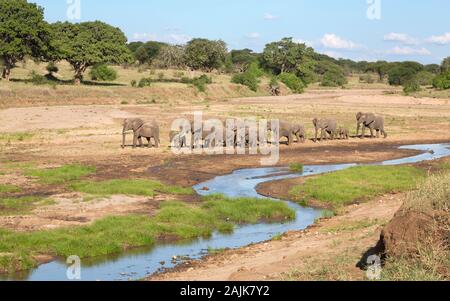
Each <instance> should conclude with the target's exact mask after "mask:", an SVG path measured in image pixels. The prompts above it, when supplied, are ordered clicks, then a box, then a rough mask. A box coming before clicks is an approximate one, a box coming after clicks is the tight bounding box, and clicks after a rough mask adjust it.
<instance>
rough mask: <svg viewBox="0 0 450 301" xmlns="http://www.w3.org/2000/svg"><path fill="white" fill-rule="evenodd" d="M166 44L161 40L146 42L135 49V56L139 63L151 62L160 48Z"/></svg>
mask: <svg viewBox="0 0 450 301" xmlns="http://www.w3.org/2000/svg"><path fill="white" fill-rule="evenodd" d="M166 45H167V44H165V43H161V42H153V41H150V42H147V43H145V44H143V45H142V46H140V47H139V48H137V49H136V52H135V53H134V56H135V58H136V59H137V60H138V61H139V63H140V64H149V65H150V64H152V62H153V60H154V59H155V58H156V57H157V56H158V55H159V52H160V51H161V49H162V48H163V47H164V46H166Z"/></svg>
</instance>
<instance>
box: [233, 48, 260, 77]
mask: <svg viewBox="0 0 450 301" xmlns="http://www.w3.org/2000/svg"><path fill="white" fill-rule="evenodd" d="M230 61H231V64H232V65H233V66H234V68H235V69H237V70H238V71H240V72H244V71H246V70H247V68H248V67H249V66H250V65H251V64H253V63H258V54H256V53H254V52H253V50H250V49H242V50H232V51H231V52H230Z"/></svg>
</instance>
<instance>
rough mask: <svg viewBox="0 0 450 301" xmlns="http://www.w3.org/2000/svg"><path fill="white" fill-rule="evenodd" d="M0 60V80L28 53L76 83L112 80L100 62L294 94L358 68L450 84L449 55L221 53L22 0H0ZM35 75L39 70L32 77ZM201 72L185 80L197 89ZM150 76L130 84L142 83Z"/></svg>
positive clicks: (414, 86) (298, 48) (390, 77)
mask: <svg viewBox="0 0 450 301" xmlns="http://www.w3.org/2000/svg"><path fill="white" fill-rule="evenodd" d="M0 7H1V10H0V28H1V30H0V64H1V65H2V78H3V79H5V80H9V78H10V75H11V70H12V69H13V68H14V67H15V66H16V64H17V63H18V62H20V61H23V60H25V59H26V58H32V59H33V60H35V61H40V62H48V63H49V64H48V66H47V71H48V74H47V75H46V78H47V79H56V78H55V77H54V73H57V72H58V68H57V66H56V64H55V63H56V62H58V61H62V60H65V61H67V62H69V63H70V65H71V66H72V67H73V70H74V82H75V83H76V84H80V83H81V81H82V80H83V77H84V76H85V72H86V70H87V69H88V68H90V67H93V68H91V71H90V75H91V78H92V79H93V80H109V81H111V80H114V79H115V78H116V77H117V74H116V71H115V70H113V69H111V68H108V67H107V65H124V66H127V67H129V66H130V65H137V66H139V68H144V69H145V68H153V69H169V68H173V69H190V70H201V71H204V72H211V71H213V70H217V71H218V72H221V73H228V74H233V77H232V82H234V83H237V84H242V85H246V86H248V87H249V88H250V89H252V90H255V91H256V90H257V89H258V86H259V83H260V81H261V78H262V77H263V76H266V77H269V79H270V86H271V87H275V88H276V87H277V86H278V82H279V81H281V82H283V83H284V84H285V85H286V86H287V87H289V88H290V89H291V90H292V91H294V92H296V93H300V92H302V91H303V89H304V87H306V86H307V85H309V84H312V83H320V85H322V86H331V87H339V86H343V85H345V84H346V83H347V78H348V76H349V75H352V74H360V75H361V77H360V80H361V81H363V82H367V83H369V84H370V83H373V82H386V81H387V82H388V83H389V84H391V85H401V86H404V88H405V91H406V92H411V91H417V90H419V89H420V88H421V86H424V85H433V86H434V87H435V88H437V89H448V88H449V87H450V70H449V69H450V68H449V65H450V58H447V59H446V60H444V62H443V63H442V65H422V64H420V63H417V62H395V63H390V62H385V61H379V62H354V61H352V60H347V59H334V58H331V57H329V56H327V55H324V54H319V53H317V52H315V51H314V49H313V48H311V47H308V46H307V45H305V44H302V43H296V42H295V41H294V40H293V39H292V38H284V39H282V40H280V41H277V42H272V43H269V44H267V45H266V47H265V48H264V50H263V51H262V52H261V53H255V52H253V51H252V50H250V49H242V50H231V51H228V49H227V45H226V44H225V42H223V41H220V40H218V41H213V40H208V39H193V40H191V41H189V42H188V43H187V44H186V45H170V44H166V43H161V42H155V41H150V42H146V43H144V42H132V43H127V38H126V36H125V34H124V33H123V32H122V31H121V30H120V29H119V28H116V27H113V26H111V25H108V24H105V23H103V22H100V21H95V22H83V23H77V24H73V23H69V22H57V23H53V24H49V23H47V22H46V21H45V20H44V10H43V9H42V8H41V7H39V6H37V5H36V4H32V3H28V2H27V1H26V0H0ZM35 76H36V77H37V78H38V79H39V75H35ZM206 79H208V78H207V77H204V78H198V79H187V78H186V79H184V80H183V82H193V83H195V84H196V85H198V86H199V87H201V88H202V89H201V90H203V87H204V85H206V84H208V83H210V80H209V79H208V80H206ZM150 82H151V80H149V79H145V78H144V79H143V80H141V83H136V82H134V83H132V84H133V85H134V86H146V85H148V84H149V83H150Z"/></svg>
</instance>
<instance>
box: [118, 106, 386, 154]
mask: <svg viewBox="0 0 450 301" xmlns="http://www.w3.org/2000/svg"><path fill="white" fill-rule="evenodd" d="M356 122H357V130H356V137H360V138H361V139H363V138H365V137H366V136H365V133H366V130H367V129H369V131H370V137H371V138H375V132H376V137H377V138H379V137H380V134H381V135H383V137H384V138H387V133H386V130H385V127H384V118H383V117H382V116H378V115H376V114H374V113H362V112H359V113H358V114H356ZM312 123H313V126H314V129H315V136H314V139H313V140H314V142H317V141H318V140H319V138H320V141H322V140H327V139H331V140H334V139H349V138H350V131H349V129H348V128H345V127H343V126H338V122H337V121H336V120H335V119H331V118H323V119H318V118H314V120H313V122H312ZM190 129H191V130H190V131H188V132H187V133H183V132H181V131H172V132H170V137H169V138H170V141H171V142H173V143H174V145H176V146H177V147H185V146H187V141H188V139H187V137H188V135H192V137H194V136H195V135H196V133H201V134H200V135H198V136H196V137H198V138H199V140H201V141H202V142H203V146H210V145H211V143H212V142H213V141H207V139H211V138H209V137H210V134H211V132H205V131H203V129H202V128H198V129H197V128H195V127H194V123H193V122H191V126H190ZM267 129H268V131H272V128H271V122H268V126H267ZM360 130H361V136H359V133H360ZM129 131H133V134H134V135H133V148H135V147H136V146H137V143H138V142H139V146H141V147H142V146H143V143H142V139H143V138H145V139H146V140H147V141H148V147H153V142H152V139H153V141H154V145H155V147H159V146H160V144H161V142H160V127H159V125H158V123H157V122H155V121H149V122H144V121H143V120H142V119H139V118H135V119H125V120H124V122H123V132H122V135H123V138H122V148H124V147H125V138H126V133H127V132H129ZM319 134H320V137H319ZM279 138H280V139H284V138H286V139H287V145H290V144H291V143H293V142H297V143H304V142H305V141H306V139H307V135H306V130H305V126H304V125H302V124H293V123H290V122H285V121H280V122H279ZM245 140H246V143H249V134H248V133H246V139H245ZM294 140H295V141H294ZM226 141H227V142H228V141H234V144H235V146H236V145H237V144H236V143H237V129H235V130H234V137H227V139H226ZM215 143H216V144H217V143H218V142H217V141H215ZM219 143H224V142H219Z"/></svg>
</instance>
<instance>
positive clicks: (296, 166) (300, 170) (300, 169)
mask: <svg viewBox="0 0 450 301" xmlns="http://www.w3.org/2000/svg"><path fill="white" fill-rule="evenodd" d="M289 170H290V171H292V172H296V173H303V171H304V170H305V166H304V165H303V164H301V163H292V164H291V165H289Z"/></svg>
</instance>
